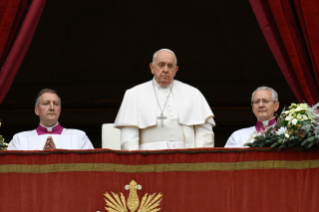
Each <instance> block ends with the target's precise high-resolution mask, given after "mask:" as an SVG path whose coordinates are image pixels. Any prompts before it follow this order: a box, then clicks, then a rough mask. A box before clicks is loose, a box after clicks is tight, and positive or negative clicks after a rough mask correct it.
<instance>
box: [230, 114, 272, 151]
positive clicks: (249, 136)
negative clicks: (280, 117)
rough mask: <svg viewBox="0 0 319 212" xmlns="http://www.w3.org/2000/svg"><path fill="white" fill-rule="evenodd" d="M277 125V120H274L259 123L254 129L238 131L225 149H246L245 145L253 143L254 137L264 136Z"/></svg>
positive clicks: (248, 128) (233, 134)
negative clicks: (270, 128)
mask: <svg viewBox="0 0 319 212" xmlns="http://www.w3.org/2000/svg"><path fill="white" fill-rule="evenodd" d="M275 124H276V118H275V117H274V118H272V119H270V120H268V121H257V123H256V125H255V126H253V127H247V128H243V129H240V130H237V131H235V132H233V133H232V134H231V136H230V137H229V138H228V140H227V142H226V145H225V147H230V148H244V147H248V146H244V144H245V143H252V142H253V141H254V137H255V136H257V135H261V134H264V133H265V132H266V131H267V129H268V128H269V127H274V126H275Z"/></svg>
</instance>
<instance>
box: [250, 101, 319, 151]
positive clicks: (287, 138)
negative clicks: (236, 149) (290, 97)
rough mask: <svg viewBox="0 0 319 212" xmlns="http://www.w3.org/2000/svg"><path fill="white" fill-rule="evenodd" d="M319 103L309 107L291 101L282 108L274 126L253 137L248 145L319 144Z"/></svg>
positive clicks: (287, 145) (284, 145) (309, 145)
mask: <svg viewBox="0 0 319 212" xmlns="http://www.w3.org/2000/svg"><path fill="white" fill-rule="evenodd" d="M318 108H319V103H317V104H316V105H314V106H313V107H310V106H309V105H308V104H306V103H302V104H295V103H292V104H291V105H290V106H289V107H288V110H285V109H284V110H283V111H282V113H281V114H280V116H279V118H278V119H277V124H276V125H275V127H270V128H269V129H268V130H267V131H266V133H265V134H264V135H258V136H255V137H254V141H253V142H252V143H246V144H245V145H246V146H250V147H270V148H274V147H279V148H286V147H293V146H304V147H306V148H311V147H313V146H314V145H318V146H319V113H318Z"/></svg>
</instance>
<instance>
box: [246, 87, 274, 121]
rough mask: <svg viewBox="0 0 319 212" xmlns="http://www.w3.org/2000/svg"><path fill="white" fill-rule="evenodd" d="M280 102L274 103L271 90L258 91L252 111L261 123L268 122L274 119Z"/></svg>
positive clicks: (254, 97)
mask: <svg viewBox="0 0 319 212" xmlns="http://www.w3.org/2000/svg"><path fill="white" fill-rule="evenodd" d="M278 108H279V102H276V103H274V101H273V99H272V92H271V91H270V90H258V91H256V92H255V94H254V96H253V103H252V109H253V113H254V114H255V116H256V118H257V119H258V120H259V121H267V120H270V119H271V118H273V117H274V114H275V112H276V111H277V110H278Z"/></svg>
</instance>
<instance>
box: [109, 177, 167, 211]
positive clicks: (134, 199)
mask: <svg viewBox="0 0 319 212" xmlns="http://www.w3.org/2000/svg"><path fill="white" fill-rule="evenodd" d="M125 189H126V190H130V193H129V196H128V199H127V202H126V200H125V196H124V195H123V194H122V193H120V196H119V195H118V194H115V193H113V192H111V194H112V195H110V194H109V193H107V192H106V193H105V194H104V196H105V197H106V199H105V198H104V200H105V202H106V206H107V207H105V210H107V211H109V212H129V211H130V212H135V211H136V210H137V209H138V210H137V212H156V211H160V210H161V209H160V208H157V207H158V206H159V205H160V202H161V200H162V198H161V197H162V196H163V194H161V193H158V194H156V193H154V194H152V195H148V194H147V193H146V194H145V195H144V196H143V198H142V201H141V204H140V200H139V198H138V195H137V190H141V189H142V186H141V185H137V183H136V182H135V181H134V180H132V181H131V182H130V184H129V185H126V186H125ZM128 209H129V210H128Z"/></svg>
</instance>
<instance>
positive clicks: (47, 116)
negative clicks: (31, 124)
mask: <svg viewBox="0 0 319 212" xmlns="http://www.w3.org/2000/svg"><path fill="white" fill-rule="evenodd" d="M34 112H35V114H36V115H37V116H39V118H40V123H41V124H42V125H44V126H47V127H51V126H53V125H55V124H56V123H57V122H58V120H59V117H60V113H61V104H60V100H59V97H58V96H57V95H56V94H55V93H44V94H42V95H41V96H40V99H39V105H38V106H35V108H34Z"/></svg>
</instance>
